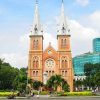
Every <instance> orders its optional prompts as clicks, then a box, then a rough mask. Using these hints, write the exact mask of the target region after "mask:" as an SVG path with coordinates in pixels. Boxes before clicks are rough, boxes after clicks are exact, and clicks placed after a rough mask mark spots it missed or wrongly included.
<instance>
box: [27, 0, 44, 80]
mask: <svg viewBox="0 0 100 100" xmlns="http://www.w3.org/2000/svg"><path fill="white" fill-rule="evenodd" d="M42 33H43V30H42V26H41V23H40V17H39V10H38V1H37V0H36V5H35V14H34V22H33V27H32V31H31V35H30V48H29V59H28V77H29V78H31V79H33V80H39V81H41V82H42V81H43V79H42V65H43V64H42V60H43V35H42Z"/></svg>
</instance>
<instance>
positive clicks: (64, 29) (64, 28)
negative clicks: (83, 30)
mask: <svg viewBox="0 0 100 100" xmlns="http://www.w3.org/2000/svg"><path fill="white" fill-rule="evenodd" d="M59 21H60V22H59V29H58V32H59V34H67V33H68V24H67V21H66V16H65V12H64V0H62V6H61V15H60V20H59Z"/></svg>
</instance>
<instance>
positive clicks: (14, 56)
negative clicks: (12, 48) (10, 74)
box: [0, 53, 28, 68]
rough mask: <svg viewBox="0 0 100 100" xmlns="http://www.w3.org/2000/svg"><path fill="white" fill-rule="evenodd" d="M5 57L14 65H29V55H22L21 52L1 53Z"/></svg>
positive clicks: (19, 66) (18, 66)
mask: <svg viewBox="0 0 100 100" xmlns="http://www.w3.org/2000/svg"><path fill="white" fill-rule="evenodd" d="M0 57H1V58H4V59H5V61H6V62H9V63H10V64H11V65H12V66H13V67H17V68H21V67H27V65H28V64H27V62H28V59H27V55H22V54H20V53H5V54H1V55H0Z"/></svg>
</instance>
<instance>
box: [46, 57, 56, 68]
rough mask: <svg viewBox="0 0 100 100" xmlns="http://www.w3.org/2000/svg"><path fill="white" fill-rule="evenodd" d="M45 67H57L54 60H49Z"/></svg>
mask: <svg viewBox="0 0 100 100" xmlns="http://www.w3.org/2000/svg"><path fill="white" fill-rule="evenodd" d="M45 66H46V67H47V68H53V67H54V66H55V62H54V60H53V59H48V60H46V62H45Z"/></svg>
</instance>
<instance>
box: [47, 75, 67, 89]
mask: <svg viewBox="0 0 100 100" xmlns="http://www.w3.org/2000/svg"><path fill="white" fill-rule="evenodd" d="M47 86H48V87H49V88H53V89H54V91H57V89H58V87H62V89H63V90H64V91H69V86H68V84H67V82H66V81H65V80H64V79H63V78H62V77H61V75H54V76H51V77H50V79H49V80H48V81H47Z"/></svg>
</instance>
